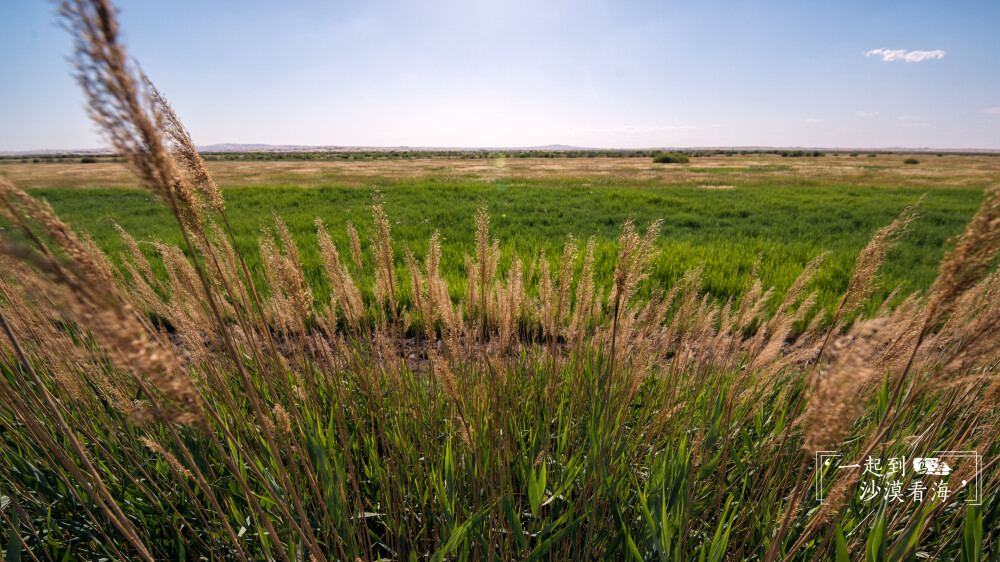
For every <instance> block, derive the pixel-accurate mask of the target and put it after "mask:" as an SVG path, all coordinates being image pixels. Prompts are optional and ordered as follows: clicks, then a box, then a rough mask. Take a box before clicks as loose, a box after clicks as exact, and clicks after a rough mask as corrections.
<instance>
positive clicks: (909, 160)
mask: <svg viewBox="0 0 1000 562" xmlns="http://www.w3.org/2000/svg"><path fill="white" fill-rule="evenodd" d="M919 163H920V160H917V159H916V158H907V159H906V160H903V164H919Z"/></svg>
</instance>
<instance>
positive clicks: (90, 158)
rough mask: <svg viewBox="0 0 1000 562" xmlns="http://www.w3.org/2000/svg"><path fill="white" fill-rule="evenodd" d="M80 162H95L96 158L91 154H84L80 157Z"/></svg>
mask: <svg viewBox="0 0 1000 562" xmlns="http://www.w3.org/2000/svg"><path fill="white" fill-rule="evenodd" d="M80 163H81V164H96V163H97V158H94V157H92V156H84V157H83V158H81V159H80Z"/></svg>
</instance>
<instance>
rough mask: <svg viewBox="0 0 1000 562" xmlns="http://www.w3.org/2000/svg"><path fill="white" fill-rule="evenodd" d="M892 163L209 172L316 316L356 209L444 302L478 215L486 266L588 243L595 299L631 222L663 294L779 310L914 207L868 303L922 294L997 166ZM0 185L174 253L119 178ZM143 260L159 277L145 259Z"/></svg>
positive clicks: (616, 161)
mask: <svg viewBox="0 0 1000 562" xmlns="http://www.w3.org/2000/svg"><path fill="white" fill-rule="evenodd" d="M905 158H907V155H904V154H879V155H878V156H877V157H867V155H866V154H860V155H859V156H855V157H852V156H849V155H847V154H836V155H834V154H828V155H826V156H823V157H818V158H783V157H781V156H779V155H770V154H749V155H732V156H711V157H700V158H693V159H692V160H691V162H690V163H689V164H665V165H657V164H653V163H651V161H650V160H649V159H646V158H495V159H492V160H482V159H479V160H462V159H447V158H444V159H442V158H427V159H420V160H405V159H400V160H368V161H343V162H336V161H335V162H330V161H324V162H309V161H304V162H303V161H298V162H282V161H265V162H244V161H238V162H232V161H219V162H208V163H207V166H208V169H209V171H210V172H211V173H212V175H213V178H215V180H216V182H217V183H218V184H219V185H220V187H222V189H223V193H224V196H225V199H226V201H227V202H228V209H229V217H230V221H231V222H232V225H233V228H234V230H235V233H236V236H237V243H238V244H239V246H240V248H241V250H243V251H244V252H245V253H246V255H247V256H248V260H249V264H250V267H251V269H252V270H253V272H254V274H255V276H257V277H258V281H259V280H260V278H261V277H260V276H262V275H263V271H262V268H261V267H260V256H259V250H258V244H257V238H258V237H259V235H260V233H261V229H262V228H264V229H271V230H273V228H274V221H273V219H272V217H271V212H272V210H273V211H274V212H276V213H277V214H278V215H279V216H281V217H282V219H283V220H284V221H285V222H286V223H287V224H288V226H289V228H290V229H291V232H292V235H293V237H294V239H295V241H296V244H297V245H298V246H299V250H300V252H301V254H302V258H303V266H304V269H305V272H306V275H307V279H308V281H309V282H310V284H311V285H312V286H313V288H314V294H315V296H316V298H317V300H319V301H321V302H325V300H326V298H327V295H328V292H329V287H328V285H327V283H326V280H325V277H324V276H323V274H322V265H321V262H320V259H319V255H318V251H317V244H316V235H315V232H316V229H315V225H314V219H315V218H316V217H319V218H321V219H323V221H324V223H325V224H326V225H327V226H328V228H329V230H330V233H331V236H332V237H333V240H334V242H335V243H337V245H338V246H340V247H341V248H346V244H347V235H346V231H345V223H346V221H351V222H353V224H354V225H355V226H356V227H358V229H359V230H360V232H361V233H362V246H363V248H364V250H365V252H366V254H367V253H368V252H369V247H368V244H367V239H368V238H369V236H366V235H370V233H371V230H372V226H371V223H372V221H371V212H370V205H371V203H372V202H373V200H375V199H379V200H381V201H383V203H384V207H385V210H386V212H387V213H388V215H389V217H390V219H391V220H392V221H393V223H394V224H393V228H394V233H393V236H394V242H395V245H396V247H395V249H396V250H397V252H396V259H397V266H398V267H399V268H402V267H403V261H402V256H403V255H404V249H405V248H408V249H411V250H412V251H413V252H414V253H415V254H416V255H417V257H418V258H423V256H424V255H425V254H426V251H427V242H428V239H429V237H430V235H431V234H432V233H433V232H434V231H435V230H438V231H440V232H441V235H442V237H443V238H444V256H443V259H442V272H443V274H444V276H445V278H446V279H447V280H448V282H449V285H450V287H451V289H452V291H453V294H455V295H458V294H460V293H461V291H462V290H463V289H464V278H465V272H464V261H463V254H465V253H470V254H471V253H472V245H473V240H472V239H471V237H470V233H471V232H473V231H474V226H473V217H474V216H475V210H476V208H478V207H479V206H482V205H486V206H487V207H488V209H489V212H490V215H491V216H492V218H493V222H492V224H491V231H492V233H493V235H495V236H496V237H497V238H498V239H499V240H500V243H501V244H500V246H501V248H503V249H504V250H503V258H502V260H501V267H504V266H505V265H506V264H507V263H509V261H510V259H511V256H512V254H513V253H515V252H516V253H518V254H520V255H521V257H522V259H524V260H526V261H528V262H530V260H531V259H533V258H534V257H535V256H536V255H537V253H538V251H539V250H540V249H542V250H545V251H546V254H547V255H548V256H550V257H553V256H556V255H558V252H559V251H560V249H561V247H562V244H563V242H564V241H565V238H566V236H567V235H570V234H571V235H573V236H575V237H577V238H578V239H580V240H581V241H583V240H586V239H587V238H588V237H590V236H594V237H595V238H596V239H597V242H598V244H597V251H596V256H597V260H596V266H595V267H596V271H595V274H596V277H597V279H598V280H599V281H600V282H602V283H605V284H607V283H609V282H610V273H611V270H612V268H613V258H614V255H615V251H616V249H615V245H614V243H613V242H614V240H615V239H616V238H617V236H618V235H619V233H620V232H619V228H620V225H621V224H622V223H623V222H624V221H625V220H626V219H627V218H628V217H629V216H631V217H633V218H634V219H635V220H636V221H637V223H638V224H640V225H644V224H649V223H650V222H651V221H653V220H656V219H663V220H664V225H663V229H662V234H661V236H660V238H659V244H660V245H661V247H662V248H663V250H664V251H663V252H662V253H661V254H660V257H659V258H658V260H657V262H656V263H655V265H654V270H653V274H652V276H653V278H654V280H656V281H658V282H661V283H666V284H668V285H670V284H672V283H674V282H675V281H676V280H677V279H679V278H680V276H681V275H683V273H684V272H685V271H686V270H688V269H690V268H692V267H695V266H697V265H698V264H700V263H704V267H705V275H704V280H705V281H704V283H705V285H704V289H705V290H707V291H708V292H709V293H711V294H712V295H714V296H716V297H718V298H720V299H725V298H727V297H729V296H731V295H734V294H737V293H738V292H739V291H740V290H742V289H743V288H745V287H746V285H747V282H748V280H749V277H750V273H751V271H752V269H753V265H754V263H755V261H756V259H757V256H758V255H759V256H760V257H761V265H760V270H761V278H762V281H763V283H764V284H765V286H774V287H775V289H776V293H777V294H778V295H780V294H781V293H782V292H783V291H784V290H785V289H786V288H787V287H788V286H789V285H790V284H791V283H792V281H793V280H794V279H795V277H796V275H798V273H799V272H800V271H801V270H802V267H803V266H804V265H805V264H806V263H807V262H808V261H809V260H810V259H812V258H813V257H815V256H816V255H817V254H819V253H821V252H824V251H830V255H829V257H828V258H827V260H826V263H825V265H824V267H823V270H822V271H821V272H820V274H819V275H818V276H817V277H816V279H815V280H814V281H813V285H812V289H814V290H816V291H817V292H818V293H819V300H820V303H821V304H823V305H824V306H826V307H827V308H829V307H830V306H831V305H832V304H833V303H834V302H835V301H836V299H837V297H838V295H841V294H842V293H843V291H844V290H845V289H846V286H847V283H848V280H849V278H850V273H851V267H852V264H853V262H854V260H855V258H856V257H857V255H858V253H859V252H860V250H861V249H862V248H863V247H864V245H865V244H866V243H867V241H868V240H869V238H870V237H871V235H872V233H873V232H874V231H875V230H876V229H878V228H879V227H881V226H884V225H885V224H888V223H889V222H890V221H891V220H892V219H893V218H894V217H895V216H896V215H897V214H898V213H899V212H900V211H901V210H902V209H903V208H904V207H905V206H907V205H910V204H913V203H916V202H917V201H918V200H919V199H920V197H921V196H923V195H925V194H926V196H925V198H924V200H923V202H922V203H921V205H920V209H921V210H920V218H919V219H918V220H917V222H916V223H915V225H914V227H913V229H912V232H910V233H909V234H908V235H907V236H906V237H905V238H904V239H903V241H902V243H901V244H900V245H899V246H898V247H897V248H896V249H895V250H893V252H891V253H890V255H889V256H888V259H887V262H886V265H885V268H884V270H883V271H884V275H885V280H886V282H885V283H884V284H883V286H884V289H883V290H882V292H881V293H880V294H879V295H876V299H875V300H876V301H878V300H880V299H881V298H883V297H884V296H885V295H886V294H887V293H888V292H889V291H890V290H891V289H893V288H895V287H897V286H898V287H899V288H900V289H901V294H906V293H909V292H911V291H915V290H922V289H926V288H927V287H928V286H929V284H930V283H931V281H932V280H933V278H934V275H935V274H936V269H937V265H938V263H939V262H940V260H941V257H942V256H943V253H944V249H945V246H946V241H947V240H948V239H949V238H950V237H952V236H954V235H956V234H958V233H959V232H960V231H961V229H962V227H963V225H964V224H965V223H966V222H967V221H968V220H969V218H970V217H971V216H972V214H973V212H974V211H975V209H976V208H978V206H979V204H980V201H981V191H982V189H983V188H984V187H986V186H988V185H991V184H995V183H997V182H1000V157H995V156H987V155H983V156H968V155H950V154H949V155H944V156H936V155H933V154H926V155H919V160H920V164H918V165H915V166H914V165H904V164H903V160H904V159H905ZM0 174H2V175H3V176H5V177H6V178H7V179H9V180H10V181H12V182H13V183H14V184H15V185H18V186H20V187H22V188H25V189H27V190H28V191H29V192H31V193H33V194H34V195H36V196H40V197H43V198H45V199H47V200H48V201H49V202H50V203H51V204H52V205H53V207H54V208H55V210H56V212H57V213H58V214H59V215H60V216H61V217H62V218H63V219H64V220H66V221H67V222H69V223H70V224H72V225H73V226H74V227H75V228H78V229H79V230H81V231H83V232H86V233H88V234H90V235H91V236H93V238H94V239H95V241H96V242H97V243H98V245H99V246H100V247H101V248H102V249H104V250H105V251H107V252H108V253H109V255H111V256H119V255H121V254H122V251H123V250H124V249H125V247H124V244H123V242H122V240H121V238H120V237H119V236H118V234H117V232H116V231H115V229H114V223H115V222H117V223H118V224H120V225H121V226H122V227H124V228H125V230H126V231H128V232H130V233H132V234H133V235H134V236H136V237H137V238H138V239H139V240H146V241H163V242H167V243H170V244H178V243H179V242H180V239H179V234H178V232H177V231H176V228H175V226H174V224H173V219H172V218H171V217H170V216H169V214H168V212H167V211H166V210H165V209H164V208H163V207H162V206H161V205H160V204H158V203H157V202H156V201H155V200H154V199H153V198H152V197H151V196H150V195H149V194H148V192H146V191H144V190H141V189H140V186H139V185H138V184H137V183H136V181H137V180H136V179H135V176H134V175H132V174H131V173H130V172H129V170H128V169H127V168H126V167H125V165H124V164H121V163H113V162H98V163H95V164H80V163H20V162H16V161H4V162H0ZM146 249H148V250H149V256H150V258H151V259H152V261H153V262H154V267H157V266H158V263H159V262H158V256H156V255H154V254H155V252H153V251H152V249H151V248H150V247H148V246H147V247H146ZM369 274H373V273H372V272H369ZM402 298H403V299H404V301H405V300H406V299H407V295H406V294H405V290H404V295H403V296H402Z"/></svg>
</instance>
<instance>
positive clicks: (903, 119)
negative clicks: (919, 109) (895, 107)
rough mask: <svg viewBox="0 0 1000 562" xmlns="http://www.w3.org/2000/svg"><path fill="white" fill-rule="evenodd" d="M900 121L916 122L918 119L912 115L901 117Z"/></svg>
mask: <svg viewBox="0 0 1000 562" xmlns="http://www.w3.org/2000/svg"><path fill="white" fill-rule="evenodd" d="M899 120H900V121H916V120H917V118H916V117H914V116H912V115H900V116H899Z"/></svg>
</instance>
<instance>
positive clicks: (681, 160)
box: [653, 152, 691, 164]
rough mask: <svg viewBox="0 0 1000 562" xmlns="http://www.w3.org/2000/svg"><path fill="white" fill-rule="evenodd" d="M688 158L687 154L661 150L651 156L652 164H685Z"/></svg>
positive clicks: (688, 160)
mask: <svg viewBox="0 0 1000 562" xmlns="http://www.w3.org/2000/svg"><path fill="white" fill-rule="evenodd" d="M690 160H691V159H690V158H688V156H687V154H681V153H680V152H661V153H659V154H657V155H656V156H654V157H653V163H654V164H687V163H688V162H690Z"/></svg>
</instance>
